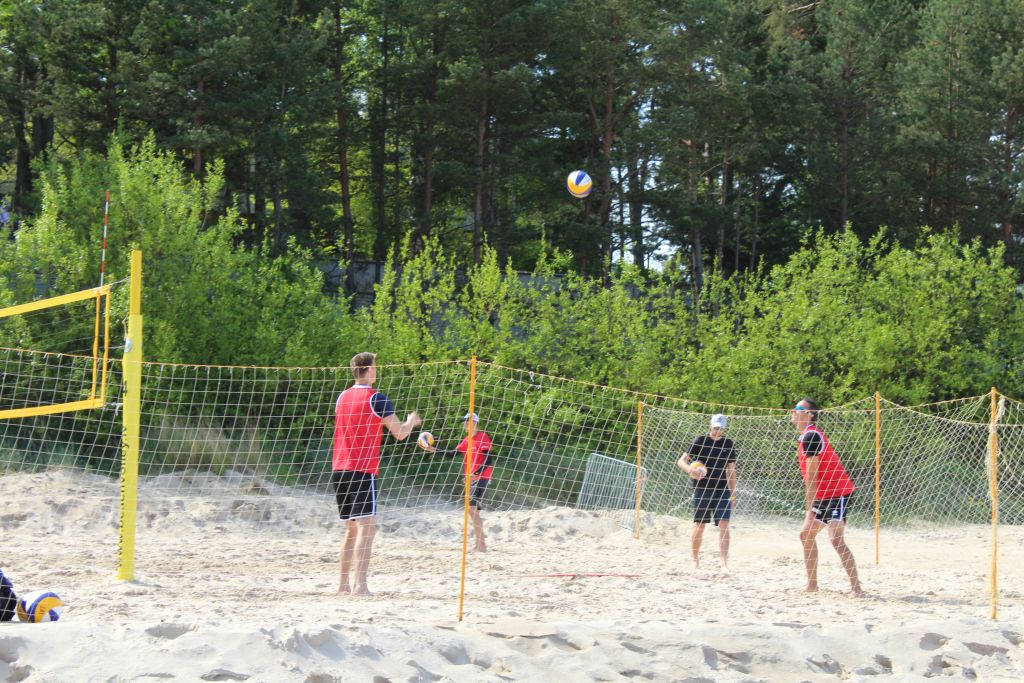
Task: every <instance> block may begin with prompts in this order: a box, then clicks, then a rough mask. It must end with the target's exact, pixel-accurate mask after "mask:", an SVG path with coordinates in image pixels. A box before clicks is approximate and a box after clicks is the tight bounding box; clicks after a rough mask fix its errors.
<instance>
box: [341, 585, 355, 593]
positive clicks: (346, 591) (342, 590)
mask: <svg viewBox="0 0 1024 683" xmlns="http://www.w3.org/2000/svg"><path fill="white" fill-rule="evenodd" d="M338 592H339V593H351V592H352V591H351V590H349V587H348V586H344V585H342V586H338Z"/></svg>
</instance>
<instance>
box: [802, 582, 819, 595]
mask: <svg viewBox="0 0 1024 683" xmlns="http://www.w3.org/2000/svg"><path fill="white" fill-rule="evenodd" d="M804 592H805V593H817V592H818V584H816V583H809V584H807V588H805V589H804Z"/></svg>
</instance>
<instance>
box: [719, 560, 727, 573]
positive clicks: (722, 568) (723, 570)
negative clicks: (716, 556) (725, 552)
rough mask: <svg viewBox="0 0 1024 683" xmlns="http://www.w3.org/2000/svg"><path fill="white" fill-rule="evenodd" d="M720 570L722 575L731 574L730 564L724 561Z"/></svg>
mask: <svg viewBox="0 0 1024 683" xmlns="http://www.w3.org/2000/svg"><path fill="white" fill-rule="evenodd" d="M719 572H721V574H722V576H729V565H727V564H726V563H725V562H723V563H722V564H721V566H720V567H719Z"/></svg>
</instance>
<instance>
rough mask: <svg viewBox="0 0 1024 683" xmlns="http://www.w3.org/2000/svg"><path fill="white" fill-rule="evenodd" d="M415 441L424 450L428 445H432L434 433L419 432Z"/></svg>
mask: <svg viewBox="0 0 1024 683" xmlns="http://www.w3.org/2000/svg"><path fill="white" fill-rule="evenodd" d="M416 443H418V444H419V445H420V448H422V449H423V450H426V449H427V448H429V447H430V446H433V445H434V435H433V434H431V433H430V432H420V435H419V437H418V438H417V439H416Z"/></svg>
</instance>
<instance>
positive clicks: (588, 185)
mask: <svg viewBox="0 0 1024 683" xmlns="http://www.w3.org/2000/svg"><path fill="white" fill-rule="evenodd" d="M565 186H566V187H567V188H568V189H569V194H571V195H572V196H573V197H576V198H577V199H583V198H584V197H586V196H587V195H588V194H590V190H591V189H592V188H593V187H594V182H593V181H592V180H591V179H590V176H589V175H587V172H586V171H573V172H572V173H570V174H569V177H568V178H566V179H565Z"/></svg>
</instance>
